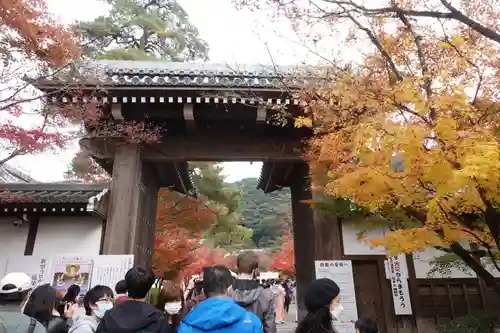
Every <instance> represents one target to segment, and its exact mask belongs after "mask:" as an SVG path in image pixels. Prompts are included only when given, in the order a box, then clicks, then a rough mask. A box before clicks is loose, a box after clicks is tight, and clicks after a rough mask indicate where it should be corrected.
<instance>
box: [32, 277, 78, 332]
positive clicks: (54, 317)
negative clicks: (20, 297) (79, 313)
mask: <svg viewBox="0 0 500 333" xmlns="http://www.w3.org/2000/svg"><path fill="white" fill-rule="evenodd" d="M60 305H61V304H59V302H58V299H57V290H55V289H54V288H52V287H51V286H50V285H49V284H44V285H41V286H39V287H37V288H36V289H35V290H33V292H32V293H31V295H30V297H29V299H28V302H27V303H26V306H25V307H24V314H25V315H27V316H29V317H31V318H34V319H36V320H38V321H39V322H40V323H41V324H42V325H43V326H44V327H45V328H46V329H47V333H68V323H67V317H71V309H70V305H69V303H66V305H65V307H64V310H62V311H61V310H59V311H60V312H62V313H63V314H64V317H62V316H60V313H58V311H57V308H60Z"/></svg>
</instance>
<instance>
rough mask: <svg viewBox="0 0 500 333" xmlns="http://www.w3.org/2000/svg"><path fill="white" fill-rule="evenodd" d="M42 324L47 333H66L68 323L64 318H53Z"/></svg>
mask: <svg viewBox="0 0 500 333" xmlns="http://www.w3.org/2000/svg"><path fill="white" fill-rule="evenodd" d="M42 324H43V326H45V327H46V328H47V333H68V329H69V327H68V323H67V321H66V319H64V318H61V317H56V316H54V318H52V319H51V320H50V321H49V322H47V323H42Z"/></svg>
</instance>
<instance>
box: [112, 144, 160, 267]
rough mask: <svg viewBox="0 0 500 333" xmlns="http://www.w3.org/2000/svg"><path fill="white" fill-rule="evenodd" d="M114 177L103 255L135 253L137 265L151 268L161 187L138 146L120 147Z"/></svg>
mask: <svg viewBox="0 0 500 333" xmlns="http://www.w3.org/2000/svg"><path fill="white" fill-rule="evenodd" d="M112 178H113V179H112V182H111V198H110V202H109V209H108V216H107V221H106V231H105V234H104V244H103V254H134V262H135V263H136V264H143V265H150V264H151V257H152V253H153V246H154V230H155V219H156V197H157V193H158V184H157V179H156V177H155V173H154V172H152V170H151V168H149V166H148V165H147V164H145V163H144V162H143V161H142V160H141V152H140V147H139V145H135V144H128V145H122V146H119V147H118V148H117V150H116V153H115V156H114V162H113V174H112Z"/></svg>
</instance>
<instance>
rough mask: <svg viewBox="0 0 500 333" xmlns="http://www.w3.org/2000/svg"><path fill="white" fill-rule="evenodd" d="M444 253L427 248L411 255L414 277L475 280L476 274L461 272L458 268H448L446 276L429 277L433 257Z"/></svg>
mask: <svg viewBox="0 0 500 333" xmlns="http://www.w3.org/2000/svg"><path fill="white" fill-rule="evenodd" d="M443 254H444V252H442V251H438V250H436V249H434V248H429V249H427V250H426V251H424V252H415V253H413V263H414V265H415V275H416V277H417V279H442V278H455V279H461V278H469V279H470V278H475V277H476V274H475V273H474V272H473V271H472V270H470V269H466V270H461V269H459V268H455V267H453V268H450V271H449V272H448V274H440V273H435V274H433V275H429V272H430V271H431V269H432V264H431V261H432V259H434V258H435V257H439V256H442V255H443Z"/></svg>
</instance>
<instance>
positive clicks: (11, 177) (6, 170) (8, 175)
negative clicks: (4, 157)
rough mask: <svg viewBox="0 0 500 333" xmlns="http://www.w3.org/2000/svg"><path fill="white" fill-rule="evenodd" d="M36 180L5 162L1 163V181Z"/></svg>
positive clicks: (20, 181) (31, 181)
mask: <svg viewBox="0 0 500 333" xmlns="http://www.w3.org/2000/svg"><path fill="white" fill-rule="evenodd" d="M35 182H36V180H35V179H33V178H31V177H30V176H29V175H27V174H25V173H24V172H22V171H19V170H18V169H16V168H14V167H12V166H10V165H8V164H6V163H4V164H2V165H0V183H35Z"/></svg>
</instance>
